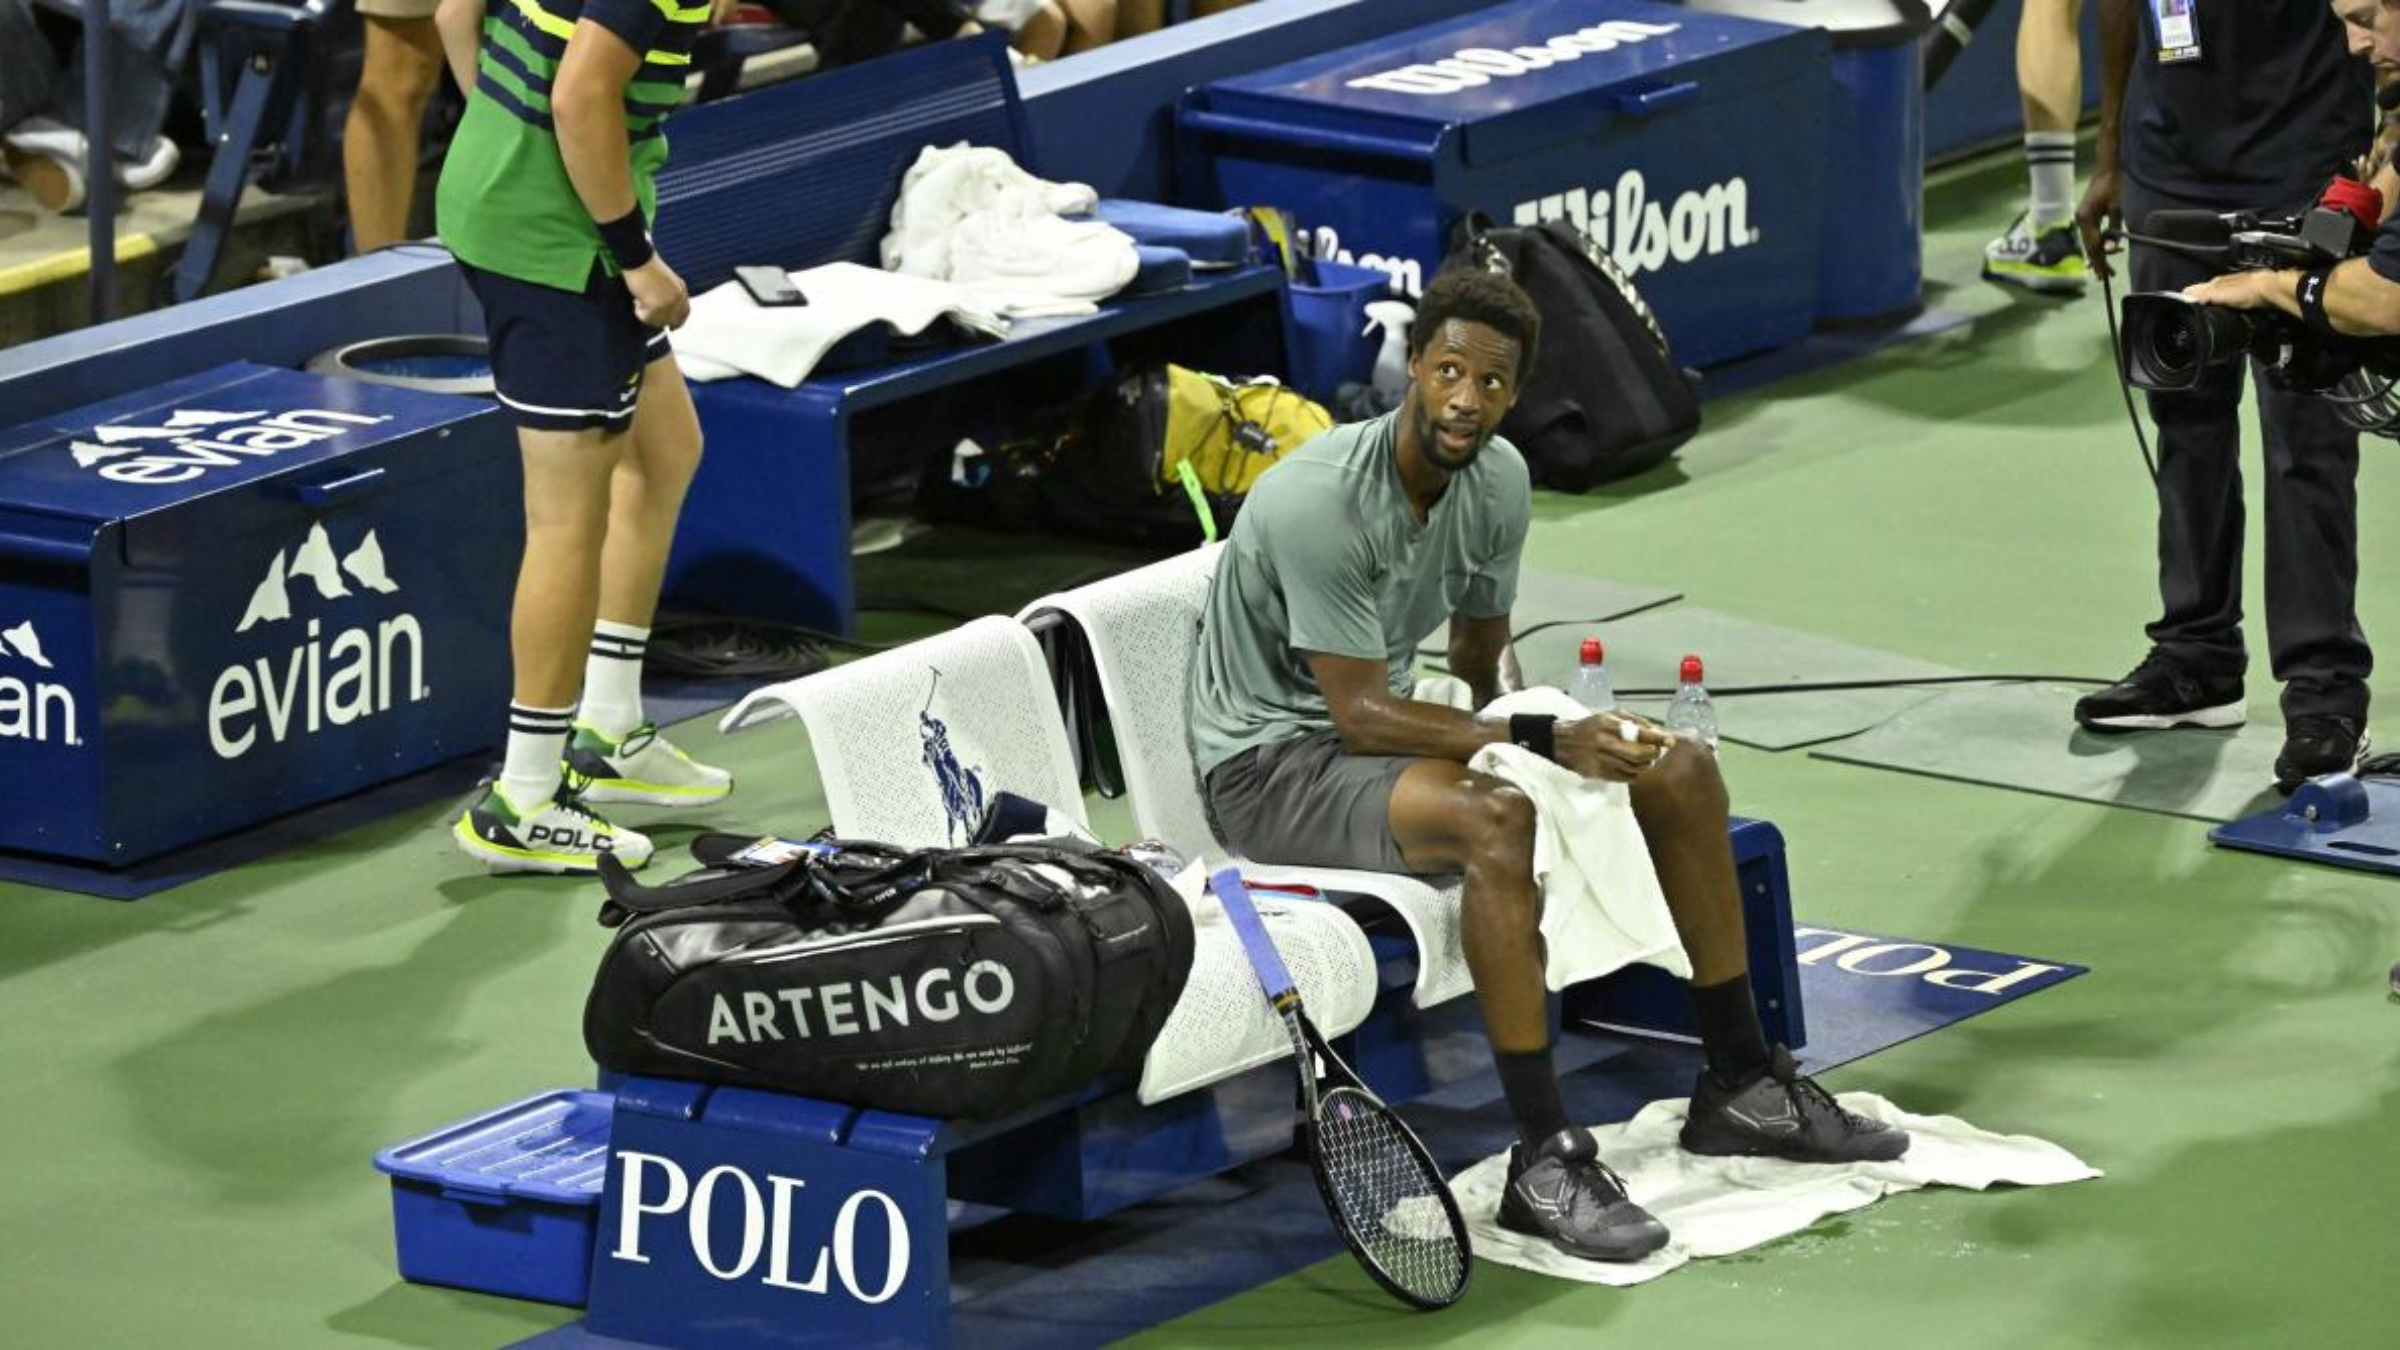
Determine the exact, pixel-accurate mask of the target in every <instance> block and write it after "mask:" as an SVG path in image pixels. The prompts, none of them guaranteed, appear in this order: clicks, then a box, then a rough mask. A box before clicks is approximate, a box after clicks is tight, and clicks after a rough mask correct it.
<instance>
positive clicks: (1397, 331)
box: [1359, 300, 1417, 401]
mask: <svg viewBox="0 0 2400 1350" xmlns="http://www.w3.org/2000/svg"><path fill="white" fill-rule="evenodd" d="M1416 317H1417V309H1416V306H1414V305H1411V304H1410V303H1408V302H1407V301H1406V300H1371V301H1369V302H1368V303H1367V326H1366V327H1365V328H1362V329H1360V330H1359V336H1360V337H1366V336H1368V335H1370V334H1372V333H1373V332H1374V331H1375V330H1376V329H1378V328H1380V329H1382V330H1383V349H1382V350H1381V351H1378V352H1377V353H1376V354H1375V373H1374V375H1372V376H1371V377H1369V379H1368V381H1367V382H1368V383H1369V384H1371V385H1373V386H1374V388H1375V392H1376V393H1378V394H1382V395H1385V396H1387V397H1389V398H1391V399H1393V400H1395V401H1396V400H1398V399H1399V397H1400V396H1401V395H1402V394H1404V393H1406V392H1408V325H1409V324H1410V323H1411V322H1412V321H1413V320H1415V318H1416Z"/></svg>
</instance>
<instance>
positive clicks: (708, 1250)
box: [608, 1149, 910, 1304]
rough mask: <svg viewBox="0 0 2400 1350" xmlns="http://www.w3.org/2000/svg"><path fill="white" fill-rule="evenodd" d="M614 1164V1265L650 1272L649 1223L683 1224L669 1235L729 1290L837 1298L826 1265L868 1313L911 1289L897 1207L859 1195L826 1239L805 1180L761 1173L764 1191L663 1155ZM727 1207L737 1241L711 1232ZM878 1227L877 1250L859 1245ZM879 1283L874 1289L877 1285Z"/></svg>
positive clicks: (732, 1170)
mask: <svg viewBox="0 0 2400 1350" xmlns="http://www.w3.org/2000/svg"><path fill="white" fill-rule="evenodd" d="M615 1161H616V1163H617V1184H616V1187H615V1194H616V1195H617V1196H618V1197H619V1198H618V1201H617V1206H618V1208H617V1235H616V1245H615V1246H614V1247H612V1248H610V1249H609V1253H608V1255H609V1258H610V1259H611V1260H616V1261H630V1262H633V1263H634V1264H636V1265H645V1266H646V1265H649V1264H650V1262H651V1260H652V1256H651V1253H650V1252H646V1251H644V1250H643V1249H642V1248H643V1242H642V1239H643V1229H644V1228H645V1227H647V1223H646V1221H647V1220H649V1219H651V1218H653V1217H657V1218H662V1219H669V1218H673V1217H675V1216H678V1215H680V1216H681V1217H682V1219H683V1222H681V1223H679V1224H674V1225H672V1226H673V1228H675V1229H678V1230H680V1235H681V1236H682V1237H683V1239H684V1246H685V1249H686V1250H687V1251H689V1252H690V1254H691V1259H692V1261H693V1262H695V1263H696V1264H698V1266H699V1267H700V1269H702V1270H704V1271H707V1272H708V1275H709V1278H710V1279H713V1280H719V1281H723V1282H726V1283H731V1282H733V1281H735V1280H746V1279H749V1278H751V1277H752V1276H753V1274H755V1275H756V1277H757V1280H758V1282H759V1283H760V1284H763V1285H766V1286H767V1287H769V1288H771V1289H789V1290H792V1291H794V1292H796V1293H803V1294H817V1295H822V1296H829V1297H840V1296H841V1295H839V1294H835V1293H834V1289H833V1282H832V1281H829V1280H827V1279H826V1275H827V1273H828V1272H827V1270H826V1267H827V1266H828V1265H830V1266H831V1267H832V1271H831V1274H832V1275H833V1278H834V1280H838V1281H839V1282H840V1286H841V1293H842V1294H846V1295H848V1296H849V1298H850V1299H851V1300H854V1301H856V1302H859V1303H866V1304H876V1303H888V1302H890V1301H891V1300H892V1297H893V1296H894V1295H896V1294H898V1293H899V1292H900V1291H901V1290H902V1289H903V1288H905V1287H906V1286H907V1284H908V1267H909V1247H910V1243H909V1234H908V1219H907V1217H906V1216H905V1215H903V1214H902V1213H901V1211H900V1206H899V1203H898V1202H897V1201H895V1200H893V1199H892V1197H890V1196H889V1195H886V1194H884V1193H883V1192H882V1191H877V1190H857V1191H852V1192H850V1193H849V1194H848V1195H846V1196H844V1197H843V1198H842V1201H841V1203H840V1204H839V1205H838V1206H835V1207H834V1210H833V1223H832V1226H831V1230H830V1231H827V1230H826V1229H824V1228H820V1227H818V1226H817V1225H818V1224H821V1223H823V1210H822V1206H821V1205H811V1204H809V1203H808V1202H807V1201H806V1200H804V1199H803V1197H802V1196H801V1192H802V1191H803V1190H804V1189H805V1188H806V1187H807V1186H808V1184H809V1183H808V1181H807V1180H806V1179H804V1178H801V1177H787V1176H779V1175H777V1174H775V1173H772V1172H770V1173H767V1174H766V1178H765V1179H766V1183H767V1184H766V1186H765V1187H764V1188H763V1191H762V1188H761V1187H760V1186H759V1184H758V1179H757V1178H754V1177H752V1176H751V1175H750V1174H749V1173H748V1172H746V1171H744V1170H742V1169H741V1168H739V1167H736V1166H733V1165H732V1164H730V1163H721V1164H719V1165H717V1166H715V1167H711V1168H709V1169H708V1170H706V1171H704V1172H702V1173H701V1174H700V1175H699V1176H698V1177H693V1176H692V1175H691V1174H690V1173H688V1172H686V1171H684V1169H683V1164H681V1163H679V1162H677V1161H675V1160H674V1159H673V1158H669V1157H666V1156H665V1155H663V1154H657V1153H637V1152H635V1151H633V1150H632V1149H623V1150H619V1151H618V1153H617V1154H616V1159H615ZM653 1179H655V1180H656V1182H657V1184H656V1185H655V1186H654V1185H652V1184H651V1183H652V1181H653ZM812 1194H813V1193H812ZM724 1206H735V1207H738V1213H739V1214H740V1219H741V1222H740V1231H739V1233H738V1235H737V1234H734V1233H731V1232H720V1228H721V1227H722V1228H730V1227H731V1225H719V1224H717V1223H716V1222H714V1219H715V1216H716V1215H718V1214H721V1213H724V1212H725V1210H724V1208H722V1207H724ZM812 1211H813V1212H812ZM877 1211H880V1219H878V1218H877V1216H876V1212H877ZM862 1219H863V1220H864V1222H862ZM802 1221H808V1223H809V1227H808V1229H806V1230H801V1229H799V1228H798V1226H797V1225H798V1224H799V1223H800V1222H802ZM876 1226H880V1227H881V1228H882V1229H883V1241H882V1242H881V1243H873V1244H871V1243H869V1242H868V1241H865V1240H863V1239H864V1238H865V1237H866V1235H867V1233H868V1232H871V1231H872V1229H873V1228H874V1227H876ZM862 1230H866V1232H862ZM728 1238H730V1239H731V1240H730V1241H728V1240H727V1239H728ZM660 1255H661V1256H662V1257H663V1256H665V1253H660ZM812 1257H813V1258H814V1260H811V1259H810V1258H812ZM878 1267H880V1268H881V1269H880V1270H878V1269H877V1268H878ZM803 1271H806V1273H805V1274H803V1273H802V1272H803ZM877 1275H880V1276H881V1279H880V1280H876V1279H874V1278H873V1277H875V1276H877Z"/></svg>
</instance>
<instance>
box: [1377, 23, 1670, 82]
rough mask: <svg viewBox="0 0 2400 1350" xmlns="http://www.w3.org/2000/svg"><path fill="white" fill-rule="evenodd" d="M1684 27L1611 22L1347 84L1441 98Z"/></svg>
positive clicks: (1476, 49) (1465, 51) (1461, 53)
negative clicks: (1530, 42)
mask: <svg viewBox="0 0 2400 1350" xmlns="http://www.w3.org/2000/svg"><path fill="white" fill-rule="evenodd" d="M1682 27H1683V25H1682V24H1679V23H1636V22H1634V21H1633V20H1631V19H1610V20H1608V21H1607V22H1606V23H1596V24H1593V25H1592V26H1591V27H1589V28H1578V29H1576V30H1575V31H1574V32H1572V33H1561V34H1559V35H1558V36H1557V37H1553V38H1545V39H1543V40H1542V41H1541V42H1538V43H1533V44H1529V45H1526V46H1521V47H1507V48H1501V47H1465V48H1461V49H1460V50H1458V51H1456V52H1453V53H1451V54H1450V55H1449V56H1446V57H1444V58H1442V59H1441V60H1439V61H1421V62H1419V63H1417V64H1415V65H1411V66H1401V67H1399V68H1397V69H1394V70H1385V71H1378V72H1377V73H1375V74H1373V75H1362V76H1360V77H1359V78H1357V79H1355V80H1348V81H1345V82H1344V83H1346V84H1347V85H1348V86H1349V87H1350V88H1352V89H1373V90H1378V91H1381V92H1383V93H1386V94H1420V95H1424V96H1426V97H1428V98H1440V97H1443V96H1445V95H1449V94H1455V93H1457V92H1459V91H1460V90H1462V89H1473V88H1475V87H1477V86H1478V85H1486V84H1490V83H1491V82H1492V81H1494V80H1506V79H1514V78H1515V77H1517V76H1520V75H1531V74H1533V73H1534V72H1535V71H1537V70H1548V69H1549V68H1550V67H1552V66H1555V65H1558V64H1561V63H1562V62H1567V61H1579V60H1581V59H1583V58H1584V57H1586V56H1596V55H1598V54H1600V53H1602V52H1613V51H1615V50H1616V49H1617V48H1619V47H1622V46H1625V45H1627V44H1629V43H1635V42H1648V41H1649V40H1650V39H1652V38H1661V37H1665V36H1666V35H1668V34H1669V33H1673V32H1677V31H1679V30H1681V29H1682Z"/></svg>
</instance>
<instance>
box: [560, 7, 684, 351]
mask: <svg viewBox="0 0 2400 1350" xmlns="http://www.w3.org/2000/svg"><path fill="white" fill-rule="evenodd" d="M641 68H642V53H641V52H640V51H639V50H637V49H636V48H635V47H634V46H633V45H632V44H631V43H628V42H627V41H626V40H625V39H624V38H623V37H620V36H618V35H617V33H616V32H615V31H613V30H611V29H609V28H606V27H604V26H602V25H600V24H598V23H594V22H593V21H592V20H591V19H589V18H584V19H578V20H576V22H575V31H574V33H573V34H572V35H571V36H569V37H568V38H567V52H566V55H565V56H564V57H562V58H560V60H559V63H558V78H557V80H555V81H554V82H553V83H552V84H551V87H550V117H551V121H552V123H553V124H554V125H555V126H556V127H557V129H558V153H559V158H560V159H561V160H563V161H564V162H565V164H566V167H567V179H568V181H569V182H571V183H573V184H574V185H575V195H576V196H577V197H578V198H581V199H582V201H583V209H584V210H585V211H587V212H589V213H590V214H591V217H592V219H593V221H595V222H596V223H598V225H599V226H600V232H601V236H602V238H603V239H605V240H607V241H608V245H609V252H610V254H611V255H612V256H614V257H615V258H616V261H617V266H618V267H619V268H620V269H622V270H623V272H624V274H625V286H626V288H627V289H628V290H630V291H632V292H633V308H634V313H635V314H636V315H637V316H638V317H639V318H640V319H641V321H642V322H644V323H646V324H649V325H651V326H653V327H658V328H674V327H678V326H680V325H681V324H682V323H683V321H684V319H685V317H687V316H688V315H689V314H690V312H691V301H690V297H689V296H687V295H686V294H685V292H684V287H683V278H681V277H678V276H676V275H675V273H674V272H673V271H672V270H671V269H669V268H668V266H667V264H666V262H665V260H663V259H661V258H660V257H659V256H658V252H657V250H656V249H653V248H651V247H650V246H649V232H648V230H647V229H646V228H644V226H643V224H642V208H641V202H640V201H639V199H637V198H636V197H635V196H634V193H633V150H632V139H631V137H630V136H629V135H628V133H627V132H626V129H625V86H626V85H628V84H631V83H632V82H633V77H634V74H635V73H636V72H637V71H639V70H640V69H641ZM636 235H638V236H639V240H638V243H637V242H635V236H636ZM644 253H647V255H648V256H647V257H643V256H642V255H643V254H644Z"/></svg>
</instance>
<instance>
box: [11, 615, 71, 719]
mask: <svg viewBox="0 0 2400 1350" xmlns="http://www.w3.org/2000/svg"><path fill="white" fill-rule="evenodd" d="M12 667H13V668H12ZM27 667H30V668H31V669H30V671H29V670H28V669H27ZM55 669H57V667H56V665H55V664H54V663H53V662H52V661H51V660H50V655H49V653H47V652H45V651H43V650H42V635H41V634H39V633H37V632H35V631H33V621H32V620H31V619H27V620H25V621H24V622H22V623H20V624H18V625H17V626H16V627H14V628H0V740H17V741H47V742H52V743H54V744H58V745H81V744H83V735H82V733H81V732H80V731H78V730H77V729H76V725H75V691H74V690H72V689H69V688H67V687H66V686H65V685H63V684H59V683H56V682H54V681H51V680H46V679H44V678H42V676H41V675H40V674H39V673H38V672H40V671H45V670H55Z"/></svg>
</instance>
